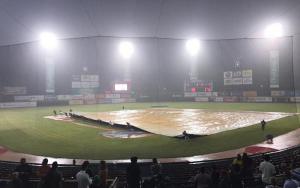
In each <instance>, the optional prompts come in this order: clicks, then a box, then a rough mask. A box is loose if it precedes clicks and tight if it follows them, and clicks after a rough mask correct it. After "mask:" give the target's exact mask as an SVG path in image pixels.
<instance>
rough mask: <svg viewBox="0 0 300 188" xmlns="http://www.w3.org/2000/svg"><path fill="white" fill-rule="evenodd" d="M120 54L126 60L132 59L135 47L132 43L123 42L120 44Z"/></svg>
mask: <svg viewBox="0 0 300 188" xmlns="http://www.w3.org/2000/svg"><path fill="white" fill-rule="evenodd" d="M119 52H120V55H121V56H122V57H123V58H124V59H130V58H131V57H132V55H133V53H134V46H133V44H132V43H131V42H128V41H123V42H121V43H120V44H119Z"/></svg>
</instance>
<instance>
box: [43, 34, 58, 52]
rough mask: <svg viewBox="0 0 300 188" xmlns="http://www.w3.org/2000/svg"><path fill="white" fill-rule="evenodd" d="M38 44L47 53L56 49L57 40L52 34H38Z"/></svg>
mask: <svg viewBox="0 0 300 188" xmlns="http://www.w3.org/2000/svg"><path fill="white" fill-rule="evenodd" d="M40 44H41V46H42V47H43V48H44V49H46V50H47V51H50V50H54V49H56V48H57V47H58V39H57V37H56V35H55V34H54V33H51V32H43V33H41V34H40Z"/></svg>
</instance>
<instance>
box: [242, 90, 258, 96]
mask: <svg viewBox="0 0 300 188" xmlns="http://www.w3.org/2000/svg"><path fill="white" fill-rule="evenodd" d="M243 96H244V97H256V96H257V92H256V91H244V92H243Z"/></svg>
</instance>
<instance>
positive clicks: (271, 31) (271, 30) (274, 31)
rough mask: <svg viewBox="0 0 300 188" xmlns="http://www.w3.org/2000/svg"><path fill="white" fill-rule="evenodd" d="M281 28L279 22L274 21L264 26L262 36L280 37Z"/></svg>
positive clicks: (281, 33)
mask: <svg viewBox="0 0 300 188" xmlns="http://www.w3.org/2000/svg"><path fill="white" fill-rule="evenodd" d="M282 35H283V29H282V25H281V24H280V23H274V24H271V25H269V26H267V27H266V29H265V32H264V36H265V37H266V38H277V37H282Z"/></svg>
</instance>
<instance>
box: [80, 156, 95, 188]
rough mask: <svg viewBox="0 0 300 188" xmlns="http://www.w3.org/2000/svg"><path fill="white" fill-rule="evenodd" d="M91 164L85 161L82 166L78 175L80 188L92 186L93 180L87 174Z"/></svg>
mask: <svg viewBox="0 0 300 188" xmlns="http://www.w3.org/2000/svg"><path fill="white" fill-rule="evenodd" d="M89 164H90V163H89V162H88V161H84V162H83V163H82V165H81V170H80V171H79V172H78V173H77V174H76V180H77V183H78V188H89V187H90V185H91V184H92V180H91V178H90V176H89V174H88V173H87V172H86V170H87V169H88V166H89Z"/></svg>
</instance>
